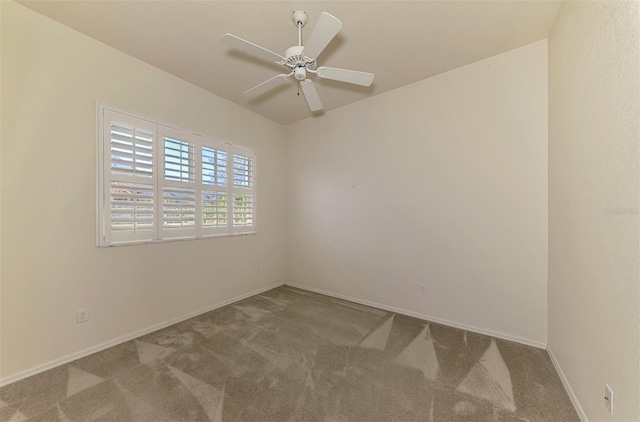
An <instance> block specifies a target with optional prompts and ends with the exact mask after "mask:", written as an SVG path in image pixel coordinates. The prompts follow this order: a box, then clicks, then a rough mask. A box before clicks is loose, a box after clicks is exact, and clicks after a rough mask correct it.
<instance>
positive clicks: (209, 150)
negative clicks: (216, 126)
mask: <svg viewBox="0 0 640 422" xmlns="http://www.w3.org/2000/svg"><path fill="white" fill-rule="evenodd" d="M228 150H229V146H228V145H227V144H225V143H222V142H215V141H212V140H209V139H204V140H203V142H202V144H201V145H200V158H201V162H200V164H201V166H200V167H201V173H200V180H201V188H200V192H201V193H200V195H201V196H200V198H201V207H202V209H201V214H200V217H201V220H200V224H201V227H202V234H204V235H207V234H224V233H229V228H230V224H231V218H230V210H229V151H228Z"/></svg>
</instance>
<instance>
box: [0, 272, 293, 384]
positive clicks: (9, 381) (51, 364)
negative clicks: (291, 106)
mask: <svg viewBox="0 0 640 422" xmlns="http://www.w3.org/2000/svg"><path fill="white" fill-rule="evenodd" d="M283 284H284V283H276V284H272V285H269V286H267V287H262V288H260V289H257V290H253V291H251V292H249V293H245V294H242V295H240V296H236V297H234V298H231V299H228V300H224V301H222V302H219V303H216V304H215V305H213V306H209V307H207V308H204V309H200V310H198V311H195V312H191V313H189V314H187V315H182V316H180V317H177V318H174V319H172V320H169V321H165V322H162V323H160V324H156V325H153V326H151V327H148V328H145V329H143V330H140V331H136V332H135V333H131V334H127V335H125V336H122V337H118V338H116V339H113V340H109V341H107V342H105V343H102V344H99V345H97V346H93V347H90V348H88V349H84V350H81V351H79V352H76V353H72V354H69V355H66V356H63V357H61V358H58V359H54V360H52V361H49V362H47V363H44V364H42V365H38V366H36V367H35V368H31V369H28V370H26V371H22V372H19V373H17V374H15V375H12V376H10V377H6V378H2V379H0V387H4V386H5V385H8V384H12V383H14V382H16V381H20V380H22V379H24V378H27V377H30V376H32V375H36V374H39V373H40V372H44V371H47V370H49V369H52V368H55V367H56V366H60V365H64V364H65V363H69V362H71V361H74V360H76V359H80V358H83V357H85V356H89V355H92V354H94V353H96V352H100V351H102V350H105V349H108V348H109V347H113V346H117V345H118V344H121V343H124V342H127V341H129V340H133V339H135V338H138V337H140V336H143V335H145V334H149V333H151V332H153V331H157V330H160V329H162V328H165V327H168V326H170V325H173V324H177V323H178V322H182V321H184V320H187V319H189V318H193V317H195V316H198V315H200V314H203V313H205V312H209V311H212V310H214V309H218V308H222V307H223V306H227V305H229V304H231V303H234V302H237V301H239V300H242V299H246V298H248V297H250V296H254V295H257V294H260V293H263V292H266V291H267V290H271V289H275V288H276V287H280V286H282V285H283Z"/></svg>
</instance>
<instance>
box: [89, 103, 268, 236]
mask: <svg viewBox="0 0 640 422" xmlns="http://www.w3.org/2000/svg"><path fill="white" fill-rule="evenodd" d="M98 125H99V129H98V223H99V224H98V245H99V246H111V245H120V244H132V243H145V242H154V241H162V240H169V239H196V238H201V237H207V236H225V235H227V236H229V235H238V234H251V233H255V232H256V190H255V185H256V174H255V167H256V158H255V153H254V152H253V151H252V150H250V149H248V148H244V147H241V146H238V145H233V144H230V143H226V142H222V141H219V140H216V139H213V138H210V137H206V136H202V135H198V134H195V133H192V132H189V131H186V130H182V129H177V128H175V127H170V126H166V125H162V124H160V123H157V122H153V121H151V120H149V119H143V118H140V117H136V116H133V115H130V114H127V113H123V112H120V111H116V110H113V109H111V108H108V107H105V106H103V105H99V106H98Z"/></svg>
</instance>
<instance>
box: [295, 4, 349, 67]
mask: <svg viewBox="0 0 640 422" xmlns="http://www.w3.org/2000/svg"><path fill="white" fill-rule="evenodd" d="M340 28H342V21H340V20H339V19H338V18H336V17H335V16H333V15H330V14H328V13H326V12H322V14H321V15H320V19H318V23H317V24H316V26H315V28H313V32H312V33H311V35H310V36H309V39H308V40H307V43H306V45H305V46H304V49H303V50H302V53H303V54H304V55H305V56H307V57H308V58H310V59H312V60H313V59H315V58H317V57H318V56H319V55H320V53H322V50H324V48H325V47H326V46H327V45H328V44H329V43H330V42H331V40H332V39H333V37H335V36H336V34H337V33H338V31H340Z"/></svg>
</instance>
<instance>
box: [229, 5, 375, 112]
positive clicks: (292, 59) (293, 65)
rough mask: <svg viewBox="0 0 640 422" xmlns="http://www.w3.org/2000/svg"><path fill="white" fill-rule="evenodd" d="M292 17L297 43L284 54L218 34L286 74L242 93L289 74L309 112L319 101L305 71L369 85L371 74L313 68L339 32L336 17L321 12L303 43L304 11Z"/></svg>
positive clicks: (319, 106) (268, 86) (279, 81)
mask: <svg viewBox="0 0 640 422" xmlns="http://www.w3.org/2000/svg"><path fill="white" fill-rule="evenodd" d="M292 18H293V22H294V24H295V25H296V27H297V28H298V45H295V46H293V47H289V48H288V49H287V50H286V51H285V53H284V56H281V55H280V54H277V53H274V52H273V51H271V50H267V49H266V48H264V47H260V46H259V45H257V44H254V43H252V42H249V41H247V40H244V39H242V38H240V37H236V36H235V35H232V34H224V36H223V37H222V42H223V43H225V44H227V45H229V46H231V47H234V48H236V49H238V50H242V51H244V52H246V53H249V54H252V55H254V56H256V57H259V58H261V59H264V60H268V61H272V62H276V63H278V64H280V65H283V66H284V67H285V68H286V70H287V73H282V74H280V75H276V76H274V77H273V78H270V79H267V80H266V81H264V82H262V83H261V84H259V85H257V86H254V87H253V88H251V89H250V90H248V91H246V92H245V94H248V95H253V96H258V95H261V94H264V93H265V92H267V91H268V90H270V89H272V88H275V87H276V86H278V85H280V84H282V83H284V82H285V81H286V80H287V79H288V78H289V77H290V76H292V75H293V77H294V78H296V79H297V80H298V81H300V82H299V83H300V89H301V90H302V93H303V94H304V97H305V99H306V100H307V104H308V105H309V109H311V111H318V110H322V101H320V96H319V95H318V91H316V87H315V85H314V84H313V81H312V80H311V79H307V76H308V74H317V75H318V76H319V77H321V78H325V79H332V80H334V81H341V82H347V83H351V84H356V85H362V86H370V85H371V83H372V82H373V77H374V75H373V73H368V72H359V71H357V70H348V69H339V68H336V67H326V66H321V67H317V63H316V59H317V58H318V56H319V55H320V54H321V53H322V51H323V50H324V49H325V47H326V46H327V45H328V44H329V43H330V42H331V40H332V39H333V37H335V36H336V34H337V33H338V31H340V28H342V22H341V21H340V20H339V19H338V18H336V17H335V16H332V15H330V14H329V13H326V12H323V13H322V14H321V15H320V19H318V23H317V24H316V26H315V28H313V31H312V32H311V35H310V36H309V39H308V40H307V43H306V45H302V28H303V27H304V25H305V24H306V23H307V14H306V13H305V12H303V11H302V10H296V11H294V12H293V16H292Z"/></svg>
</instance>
